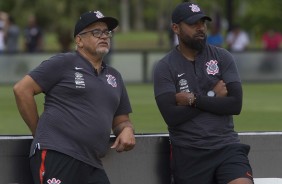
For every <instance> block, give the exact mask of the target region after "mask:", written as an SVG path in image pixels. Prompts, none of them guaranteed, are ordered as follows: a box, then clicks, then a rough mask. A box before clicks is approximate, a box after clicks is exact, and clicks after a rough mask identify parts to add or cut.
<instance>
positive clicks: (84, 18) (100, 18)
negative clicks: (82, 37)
mask: <svg viewBox="0 0 282 184" xmlns="http://www.w3.org/2000/svg"><path fill="white" fill-rule="evenodd" d="M94 22H104V23H106V24H107V26H108V29H109V30H110V31H111V30H113V29H115V28H116V27H117V26H118V20H117V19H115V18H113V17H105V16H104V15H103V14H102V13H101V12H100V11H89V12H86V13H83V14H82V15H81V16H80V17H79V19H78V20H77V22H76V24H75V28H74V33H73V37H75V36H76V35H77V34H79V33H80V32H81V31H82V30H83V29H85V28H86V27H87V26H89V25H90V24H92V23H94Z"/></svg>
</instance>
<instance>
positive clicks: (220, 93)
mask: <svg viewBox="0 0 282 184" xmlns="http://www.w3.org/2000/svg"><path fill="white" fill-rule="evenodd" d="M213 91H214V92H215V94H216V96H217V97H225V96H227V94H228V91H227V88H226V84H225V82H224V81H223V80H220V81H218V82H217V83H216V85H215V86H214V88H213Z"/></svg>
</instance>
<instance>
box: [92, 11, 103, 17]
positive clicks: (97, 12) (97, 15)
mask: <svg viewBox="0 0 282 184" xmlns="http://www.w3.org/2000/svg"><path fill="white" fill-rule="evenodd" d="M94 13H96V17H97V18H103V17H104V15H103V14H102V13H101V12H100V11H94Z"/></svg>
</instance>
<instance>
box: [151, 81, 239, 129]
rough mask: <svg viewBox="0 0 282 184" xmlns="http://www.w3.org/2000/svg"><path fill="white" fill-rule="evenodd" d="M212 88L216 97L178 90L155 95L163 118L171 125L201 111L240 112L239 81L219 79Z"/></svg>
mask: <svg viewBox="0 0 282 184" xmlns="http://www.w3.org/2000/svg"><path fill="white" fill-rule="evenodd" d="M213 90H214V91H215V93H216V97H208V96H195V94H193V93H187V92H180V93H176V94H175V93H165V94H162V95H160V96H158V97H156V101H157V105H158V107H159V110H160V112H161V114H162V116H163V118H164V120H165V121H166V123H167V124H168V125H169V126H171V127H173V126H177V125H178V124H181V123H183V122H185V121H188V120H190V119H192V118H194V117H196V116H197V115H199V114H200V113H202V112H210V113H215V114H219V115H235V114H239V113H240V112H241V108H242V87H241V84H240V83H239V82H232V83H228V84H225V83H224V81H219V82H218V83H217V84H216V85H215V86H214V88H213ZM190 99H191V100H190Z"/></svg>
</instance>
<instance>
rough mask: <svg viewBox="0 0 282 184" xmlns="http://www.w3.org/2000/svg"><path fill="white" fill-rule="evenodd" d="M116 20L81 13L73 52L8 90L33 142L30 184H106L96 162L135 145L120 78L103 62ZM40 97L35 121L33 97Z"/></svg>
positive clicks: (57, 57) (45, 63) (55, 58)
mask: <svg viewBox="0 0 282 184" xmlns="http://www.w3.org/2000/svg"><path fill="white" fill-rule="evenodd" d="M117 26H118V20H116V19H115V18H113V17H105V16H104V15H103V14H102V13H101V12H99V11H94V12H86V13H84V14H82V15H81V17H80V18H79V20H78V21H77V23H76V25H75V30H74V39H75V43H76V51H75V52H69V53H61V54H58V55H55V56H53V57H51V58H50V59H48V60H46V61H43V62H42V63H41V64H40V65H39V66H38V67H37V68H35V69H34V70H32V71H30V72H29V73H28V74H27V75H26V76H25V77H24V78H23V79H22V80H20V81H19V82H18V83H17V84H16V85H15V86H14V93H15V97H16V101H17V105H18V109H19V112H20V114H21V116H22V118H23V120H24V121H25V123H26V124H27V126H28V127H29V128H30V130H31V133H32V135H33V136H34V140H33V142H32V145H31V149H30V165H31V171H32V174H33V178H34V183H35V184H43V183H58V184H59V183H67V184H77V183H80V184H86V183H87V184H90V183H93V184H94V183H99V184H109V183H110V181H109V179H108V177H107V175H106V173H105V171H104V169H103V165H102V162H101V157H103V156H104V155H105V154H106V151H107V150H108V145H109V139H110V134H111V130H112V131H113V133H114V134H115V135H116V140H115V142H114V144H113V145H112V146H111V148H113V149H116V151H117V152H122V151H129V150H131V149H132V148H133V147H134V145H135V137H134V129H133V126H132V123H131V121H130V118H129V113H131V111H132V110H131V106H130V102H129V98H128V95H127V92H126V88H125V85H124V82H123V80H122V77H121V74H120V73H119V72H118V71H117V70H115V69H114V68H112V67H110V66H108V65H106V64H105V63H104V62H103V57H104V56H105V55H106V54H107V53H108V52H109V49H110V44H111V43H110V41H111V40H110V38H111V37H112V30H113V29H115V28H116V27H117ZM39 93H44V94H45V103H44V111H43V113H42V114H41V116H39V114H38V111H37V105H36V101H35V98H34V96H35V95H37V94H39Z"/></svg>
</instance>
